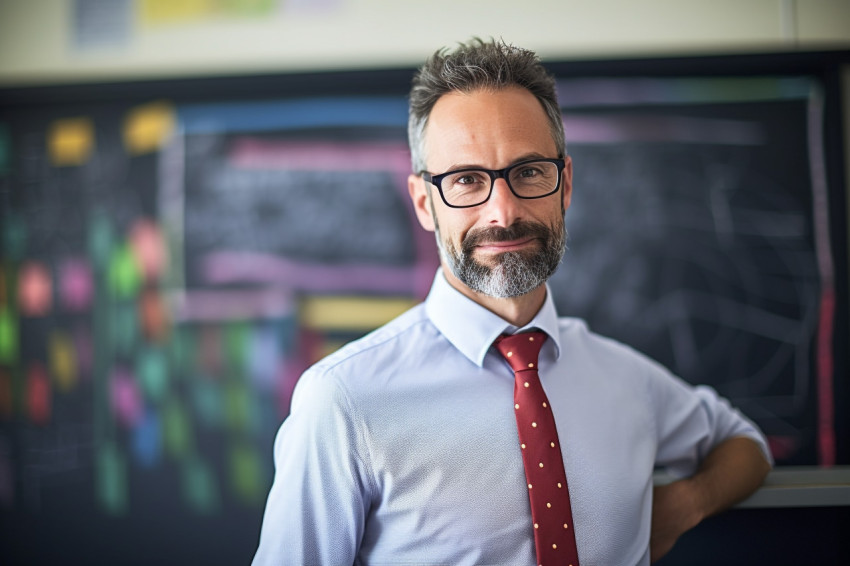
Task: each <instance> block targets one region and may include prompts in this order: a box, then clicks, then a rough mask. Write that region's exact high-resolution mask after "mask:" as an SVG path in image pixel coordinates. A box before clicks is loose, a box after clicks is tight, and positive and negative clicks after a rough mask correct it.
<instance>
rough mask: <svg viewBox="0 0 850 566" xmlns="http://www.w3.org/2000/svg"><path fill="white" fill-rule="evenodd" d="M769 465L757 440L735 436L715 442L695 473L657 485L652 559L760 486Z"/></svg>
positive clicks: (651, 537)
mask: <svg viewBox="0 0 850 566" xmlns="http://www.w3.org/2000/svg"><path fill="white" fill-rule="evenodd" d="M770 468H771V465H770V463H769V462H768V461H767V460H766V459H765V457H764V454H763V453H762V451H761V448H760V447H759V445H758V444H757V443H756V442H754V441H753V440H751V439H749V438H746V437H734V438H729V439H727V440H725V441H723V442H721V443H720V444H718V445H717V446H715V447H714V449H712V451H711V452H709V453H708V455H707V456H706V457H705V459H704V460H703V462H702V464H701V465H700V467H699V469H698V470H697V472H696V473H695V474H694V475H693V476H691V477H689V478H685V479H682V480H679V481H675V482H673V483H670V484H668V485H664V486H659V487H656V488H655V491H654V495H653V506H652V533H651V535H650V542H649V548H650V559H651V561H652V562H655V561H656V560H658V559H659V558H661V557H662V556H664V555H665V554H667V552H669V551H670V549H671V548H673V545H674V544H675V542H676V540H677V539H678V538H679V537H680V536H681V535H682V534H684V533H685V532H686V531H688V530H690V529H692V528H693V527H695V526H696V525H698V524H699V523H700V521H702V520H703V519H705V518H706V517H710V516H711V515H714V514H716V513H719V512H721V511H723V510H725V509H728V508H729V507H731V506H732V505H734V504H735V503H738V502H739V501H742V500H743V499H746V498H747V497H748V496H749V495H751V494H752V493H753V492H754V491H756V490H757V489H758V488H759V486H760V485H761V484H762V482H763V481H764V478H765V476H767V473H768V472H769V471H770Z"/></svg>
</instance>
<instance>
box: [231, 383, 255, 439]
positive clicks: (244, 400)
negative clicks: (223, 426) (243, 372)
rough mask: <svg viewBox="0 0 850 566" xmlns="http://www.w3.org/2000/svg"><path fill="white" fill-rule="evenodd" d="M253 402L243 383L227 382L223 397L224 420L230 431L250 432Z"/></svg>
mask: <svg viewBox="0 0 850 566" xmlns="http://www.w3.org/2000/svg"><path fill="white" fill-rule="evenodd" d="M252 409H253V402H252V400H251V392H250V391H248V387H247V386H246V385H245V384H244V383H239V382H234V381H232V382H229V383H228V384H227V386H226V388H225V395H224V418H225V422H226V423H227V426H228V427H229V428H230V429H231V430H236V431H244V430H250V426H251V424H252V423H251V416H252Z"/></svg>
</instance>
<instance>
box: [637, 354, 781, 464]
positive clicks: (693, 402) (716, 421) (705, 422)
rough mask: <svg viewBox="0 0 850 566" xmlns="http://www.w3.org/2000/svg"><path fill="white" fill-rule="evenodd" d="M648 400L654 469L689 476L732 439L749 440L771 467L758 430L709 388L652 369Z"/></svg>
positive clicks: (765, 443) (767, 450)
mask: <svg viewBox="0 0 850 566" xmlns="http://www.w3.org/2000/svg"><path fill="white" fill-rule="evenodd" d="M650 396H651V403H652V406H653V407H654V408H655V422H656V433H657V441H658V448H657V453H656V466H660V467H664V468H666V469H667V471H668V472H669V473H670V474H672V475H674V476H677V477H685V476H689V475H692V474H693V473H694V472H696V470H697V468H698V466H699V464H700V462H702V460H703V458H705V456H706V455H707V454H708V453H709V452H710V451H711V450H712V448H714V447H715V446H717V445H718V444H720V443H721V442H723V441H724V440H727V439H729V438H734V437H746V438H750V439H751V440H753V441H754V442H755V443H756V444H757V445H758V446H759V448H760V449H761V451H762V454H763V455H764V457H765V459H766V460H767V461H768V462H769V463H770V464H771V465H773V458H772V456H771V454H770V450H769V448H768V445H767V441H766V440H765V438H764V435H763V434H762V432H761V431H760V430H759V428H758V427H757V426H756V425H755V423H753V422H752V421H751V420H749V419H748V418H747V417H746V416H744V415H743V414H742V413H741V412H740V411H738V410H737V409H735V408H734V407H732V405H731V404H730V403H729V401H728V400H727V399H725V398H723V397H721V396H719V395H718V394H717V392H716V391H715V390H714V389H712V388H711V387H708V386H704V385H700V386H696V387H694V386H691V385H689V384H687V383H686V382H684V381H683V380H681V379H679V378H677V377H675V376H673V375H671V374H670V373H669V372H668V371H667V370H666V369H664V368H662V367H661V366H656V367H654V371H653V375H652V377H651V379H650Z"/></svg>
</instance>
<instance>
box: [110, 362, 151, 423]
mask: <svg viewBox="0 0 850 566" xmlns="http://www.w3.org/2000/svg"><path fill="white" fill-rule="evenodd" d="M109 390H110V391H109V392H110V401H111V404H112V412H113V414H114V415H115V418H116V419H117V420H118V422H119V423H121V424H122V425H124V426H126V427H128V428H131V427H133V426H135V425H136V424H138V423H139V421H140V420H141V419H142V416H143V414H144V407H143V406H142V395H141V392H140V391H139V385H138V383H136V380H135V378H134V377H133V375H132V374H130V372H129V371H127V370H126V369H123V368H116V369H115V370H114V371H113V372H112V375H111V376H110V380H109Z"/></svg>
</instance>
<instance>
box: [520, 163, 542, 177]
mask: <svg viewBox="0 0 850 566" xmlns="http://www.w3.org/2000/svg"><path fill="white" fill-rule="evenodd" d="M541 174H542V171H540V167H538V166H536V165H523V166H522V167H520V168H519V169H518V170H517V172H516V175H517V176H519V177H522V178H523V179H532V178H534V177H538V176H540V175H541Z"/></svg>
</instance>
